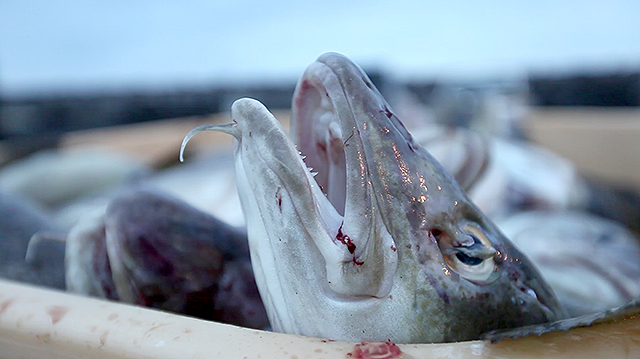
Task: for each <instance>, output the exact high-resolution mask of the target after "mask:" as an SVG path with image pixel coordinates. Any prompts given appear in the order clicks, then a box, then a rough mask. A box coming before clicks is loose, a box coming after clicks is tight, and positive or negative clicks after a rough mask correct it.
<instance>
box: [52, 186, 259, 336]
mask: <svg viewBox="0 0 640 359" xmlns="http://www.w3.org/2000/svg"><path fill="white" fill-rule="evenodd" d="M40 241H43V239H42V238H41V239H40ZM64 263H65V265H64V267H65V270H66V285H67V289H68V290H69V291H71V292H74V293H79V294H84V295H89V296H95V297H99V298H106V299H111V300H117V301H122V302H126V303H131V304H137V305H142V306H146V307H151V308H157V309H162V310H166V311H171V312H174V313H179V314H185V315H189V316H194V317H198V318H202V319H207V320H215V321H220V322H224V323H230V324H236V325H241V326H245V327H251V328H265V327H267V326H268V322H267V317H266V312H265V310H264V307H263V305H262V303H261V300H260V296H259V293H258V289H257V287H256V284H255V280H254V278H253V272H252V269H251V264H250V262H249V249H248V245H247V239H246V234H245V233H243V232H241V231H238V230H237V229H235V228H233V227H231V226H229V225H226V224H225V223H222V222H220V221H218V220H216V219H215V218H213V217H212V216H210V215H208V214H205V213H203V212H201V211H199V210H197V209H195V208H193V207H191V206H190V205H188V204H186V203H185V202H183V201H181V200H178V199H177V198H174V197H172V196H170V195H167V194H164V193H162V192H160V191H157V190H155V189H149V188H135V189H128V190H126V191H123V192H121V193H119V194H118V195H116V196H115V197H114V198H112V199H111V201H110V202H109V204H108V206H107V207H106V209H105V210H104V211H100V210H98V211H96V212H95V213H89V214H87V216H86V217H85V218H83V219H82V220H80V221H79V222H78V224H77V225H76V226H75V227H74V228H72V230H71V231H70V232H69V234H68V235H67V238H66V255H65V260H64Z"/></svg>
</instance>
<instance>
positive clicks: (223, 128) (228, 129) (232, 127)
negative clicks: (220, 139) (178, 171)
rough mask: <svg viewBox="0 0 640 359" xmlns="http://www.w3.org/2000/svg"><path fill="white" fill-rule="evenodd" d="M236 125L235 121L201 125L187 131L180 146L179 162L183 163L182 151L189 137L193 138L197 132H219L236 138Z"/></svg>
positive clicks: (237, 133)
mask: <svg viewBox="0 0 640 359" xmlns="http://www.w3.org/2000/svg"><path fill="white" fill-rule="evenodd" d="M236 125H237V123H236V122H235V121H233V122H229V123H227V124H224V125H201V126H198V127H196V128H194V129H193V130H191V131H189V133H187V135H186V136H184V139H183V140H182V145H180V162H184V149H185V147H187V143H188V142H189V140H190V139H191V137H193V136H195V135H196V134H197V133H198V132H202V131H219V132H224V133H228V134H230V135H232V136H234V137H238V136H239V132H238V130H237V128H236Z"/></svg>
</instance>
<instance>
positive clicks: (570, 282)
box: [496, 210, 640, 317]
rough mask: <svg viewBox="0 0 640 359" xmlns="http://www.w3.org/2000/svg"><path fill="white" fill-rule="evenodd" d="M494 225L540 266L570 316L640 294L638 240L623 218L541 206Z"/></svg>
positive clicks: (601, 309)
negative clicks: (541, 208)
mask: <svg viewBox="0 0 640 359" xmlns="http://www.w3.org/2000/svg"><path fill="white" fill-rule="evenodd" d="M496 224H497V225H498V226H499V228H500V229H501V230H502V232H503V233H505V234H506V235H507V236H508V237H509V239H510V240H511V242H512V243H513V244H514V245H516V246H517V247H518V249H520V250H521V251H522V252H524V253H526V254H527V256H528V257H529V258H530V259H531V261H533V263H534V264H535V265H536V266H537V268H538V269H540V272H541V274H542V275H543V276H544V278H546V280H547V283H548V284H549V285H550V286H551V288H552V289H553V291H554V293H555V294H556V296H557V297H558V299H559V300H560V302H561V303H562V305H563V307H564V308H565V310H566V311H567V313H568V315H569V316H570V317H578V316H582V315H589V314H594V313H601V312H604V311H606V310H609V309H611V308H616V307H620V306H624V305H626V304H627V303H630V302H632V301H633V300H634V299H636V298H640V282H639V281H638V278H640V265H639V264H640V239H639V238H638V235H637V234H635V233H634V232H632V231H630V230H629V229H627V228H625V227H624V226H622V225H621V224H620V223H618V222H616V221H612V220H610V219H607V218H603V217H600V216H596V215H594V214H591V213H588V212H580V211H540V210H538V211H526V212H521V213H517V214H515V215H513V216H510V217H507V218H503V219H500V220H497V221H496ZM540 228H544V231H540Z"/></svg>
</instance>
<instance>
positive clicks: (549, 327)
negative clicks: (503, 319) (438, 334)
mask: <svg viewBox="0 0 640 359" xmlns="http://www.w3.org/2000/svg"><path fill="white" fill-rule="evenodd" d="M638 314H640V297H638V298H636V299H634V300H632V301H631V302H629V303H628V304H625V305H623V306H621V307H617V308H613V309H609V310H606V311H603V312H598V313H593V314H587V315H582V316H579V317H575V318H568V319H562V320H558V321H555V322H551V323H544V324H535V325H527V326H524V327H520V328H514V329H504V330H492V331H489V332H486V333H484V334H482V335H481V336H480V339H483V340H490V341H491V342H492V343H496V342H498V341H500V340H503V339H517V338H521V337H526V336H529V335H537V336H541V335H542V334H546V333H551V332H555V331H560V330H562V331H567V330H569V329H572V328H577V327H589V326H592V325H594V324H599V323H608V322H613V321H620V320H625V319H630V318H632V317H635V316H637V315H638Z"/></svg>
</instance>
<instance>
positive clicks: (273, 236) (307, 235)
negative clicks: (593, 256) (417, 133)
mask: <svg viewBox="0 0 640 359" xmlns="http://www.w3.org/2000/svg"><path fill="white" fill-rule="evenodd" d="M231 114H232V118H233V122H232V123H230V124H228V125H223V126H208V127H201V128H196V129H194V130H193V131H192V133H190V135H188V136H187V137H186V138H185V142H183V144H184V143H186V141H188V139H189V138H190V136H192V135H193V134H195V133H197V132H198V131H201V130H204V129H213V130H220V131H223V132H227V133H229V134H231V135H233V136H234V137H235V139H236V141H234V143H235V160H236V176H237V182H238V192H239V194H240V199H241V203H242V207H243V211H244V213H245V217H246V222H247V230H248V236H249V244H250V248H251V257H252V263H253V266H254V272H255V275H256V281H257V283H258V288H259V289H260V292H261V295H262V299H263V301H264V303H265V306H266V308H267V312H268V314H269V319H270V322H271V324H272V327H273V328H274V330H277V331H283V332H288V333H297V334H304V335H311V336H320V337H325V338H330V339H341V340H353V341H360V340H390V341H394V342H404V343H407V342H413V343H417V342H443V341H458V340H468V339H476V338H478V337H479V336H480V334H481V333H483V332H486V331H488V330H491V329H495V328H508V327H515V326H520V325H525V324H532V323H541V322H546V321H550V320H554V319H556V318H558V317H560V316H561V315H562V310H561V308H560V306H559V305H558V303H557V300H556V299H555V297H554V295H553V293H552V292H551V291H550V289H549V288H548V287H547V286H546V284H545V283H544V282H543V281H542V279H541V277H540V275H539V274H538V272H537V271H536V270H535V268H533V266H532V265H531V264H530V263H529V262H528V260H527V259H526V258H525V257H524V256H522V255H521V254H520V253H519V252H518V251H517V250H516V249H515V248H514V247H513V246H512V245H511V244H510V243H509V241H508V240H507V239H506V238H504V236H502V235H501V234H500V232H499V231H498V230H497V229H496V227H495V226H494V225H493V224H492V223H491V222H490V221H489V220H487V219H486V218H485V217H484V215H483V214H482V213H481V212H480V211H479V210H478V209H477V208H476V207H475V206H474V205H473V204H472V203H471V202H470V201H469V199H468V198H467V196H466V194H465V193H464V191H463V190H462V189H461V188H460V186H459V185H458V184H457V183H456V182H455V180H454V179H453V178H452V176H451V175H450V174H449V173H448V172H447V171H446V170H445V169H444V168H443V167H442V166H441V165H440V164H439V163H438V162H437V161H436V160H435V159H434V158H433V157H432V156H431V155H430V154H429V153H428V152H427V151H426V150H424V149H423V148H422V147H421V146H420V145H419V144H417V143H416V142H415V141H414V140H413V139H412V137H411V135H410V134H409V132H408V131H407V130H406V129H405V128H404V126H403V125H402V123H401V122H400V120H399V119H398V118H397V117H396V116H395V115H394V113H393V111H392V110H391V108H390V106H389V105H388V104H387V102H386V101H385V100H384V98H383V97H382V95H381V94H380V93H379V92H378V90H377V89H376V88H375V86H374V85H373V84H372V82H371V81H370V79H369V78H368V77H367V75H366V74H365V73H364V71H362V70H361V69H360V68H359V67H358V66H357V65H355V64H354V63H352V62H351V61H350V60H348V59H347V58H346V57H344V56H342V55H339V54H334V53H328V54H325V55H323V56H321V57H320V58H318V60H317V61H316V62H314V63H313V64H311V65H310V66H309V68H308V69H307V70H306V72H305V73H304V75H303V76H302V78H301V79H300V80H299V82H298V84H297V87H296V90H295V92H294V97H293V106H292V137H293V139H294V141H295V143H297V146H296V145H294V142H293V141H292V140H291V139H290V137H289V136H288V135H287V134H286V132H285V131H284V130H283V128H282V127H281V125H280V124H279V122H278V121H277V120H276V119H275V118H274V117H273V116H272V115H271V114H270V113H269V111H268V110H267V109H266V108H265V107H264V106H263V105H262V104H260V103H259V102H258V101H256V100H252V99H240V100H237V101H236V102H235V103H234V104H233V105H232V109H231ZM308 167H312V169H310V168H308ZM314 176H315V178H314Z"/></svg>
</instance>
